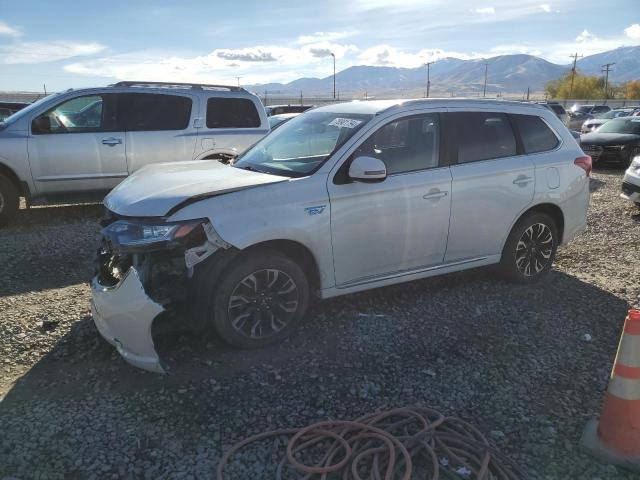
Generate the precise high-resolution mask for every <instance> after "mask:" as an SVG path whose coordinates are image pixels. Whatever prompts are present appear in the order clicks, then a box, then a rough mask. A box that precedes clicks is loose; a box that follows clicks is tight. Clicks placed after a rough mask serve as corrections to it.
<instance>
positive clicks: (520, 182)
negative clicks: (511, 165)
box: [513, 175, 533, 185]
mask: <svg viewBox="0 0 640 480" xmlns="http://www.w3.org/2000/svg"><path fill="white" fill-rule="evenodd" d="M531 182H533V177H527V176H525V175H519V176H518V178H516V179H515V180H514V181H513V184H514V185H526V184H527V183H531Z"/></svg>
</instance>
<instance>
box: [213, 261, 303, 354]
mask: <svg viewBox="0 0 640 480" xmlns="http://www.w3.org/2000/svg"><path fill="white" fill-rule="evenodd" d="M211 302H212V303H211V304H210V308H209V312H212V313H213V318H212V319H211V320H212V321H213V325H214V327H215V329H216V331H217V332H218V334H219V335H220V336H221V337H222V338H223V339H224V340H225V341H226V342H227V343H230V344H231V345H234V346H236V347H240V348H260V347H263V346H266V345H269V344H272V343H275V342H278V341H280V340H283V339H284V338H286V337H287V336H288V335H289V334H290V333H291V331H292V330H293V329H294V328H295V326H296V325H297V324H298V323H299V322H300V320H301V319H302V317H303V316H304V314H305V312H306V310H307V306H308V304H309V282H308V281H307V278H306V276H305V274H304V272H303V270H302V269H301V268H300V267H299V266H298V265H297V264H296V263H295V262H294V261H293V260H291V259H290V258H289V257H287V256H286V255H283V254H281V253H279V252H277V251H273V250H261V251H259V252H258V251H256V252H253V253H249V254H248V255H247V256H246V257H244V258H242V257H240V258H239V259H238V260H237V261H236V262H234V264H232V265H231V266H230V268H229V269H228V270H227V271H225V272H224V273H223V275H222V276H221V281H220V282H219V284H218V286H217V288H216V289H215V291H214V292H213V296H212V298H211Z"/></svg>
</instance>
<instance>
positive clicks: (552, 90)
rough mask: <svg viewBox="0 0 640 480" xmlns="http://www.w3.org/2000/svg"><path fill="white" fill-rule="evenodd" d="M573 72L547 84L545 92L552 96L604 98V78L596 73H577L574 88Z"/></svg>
mask: <svg viewBox="0 0 640 480" xmlns="http://www.w3.org/2000/svg"><path fill="white" fill-rule="evenodd" d="M571 75H572V74H571V72H570V71H569V72H567V73H565V74H564V75H563V76H562V77H560V78H559V79H556V80H551V81H550V82H548V83H547V85H546V86H545V89H544V90H545V93H546V94H547V95H548V96H549V97H550V98H572V99H574V98H575V99H588V98H604V79H603V78H602V77H598V76H595V75H583V74H581V73H580V72H576V73H575V77H574V79H573V89H572V88H571Z"/></svg>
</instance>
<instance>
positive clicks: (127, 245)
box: [96, 215, 207, 304]
mask: <svg viewBox="0 0 640 480" xmlns="http://www.w3.org/2000/svg"><path fill="white" fill-rule="evenodd" d="M205 222H206V220H202V219H200V220H189V221H185V222H163V221H161V220H156V219H153V220H150V219H128V218H127V219H117V217H115V216H113V215H107V218H106V219H105V220H104V221H103V225H104V228H103V229H102V231H101V242H100V247H99V248H98V253H97V261H96V275H97V278H98V281H99V282H100V284H101V285H103V286H105V287H113V286H116V285H118V284H119V283H120V282H121V281H122V280H123V279H124V277H125V276H126V274H127V272H128V271H129V269H130V268H131V267H134V268H135V270H136V271H137V272H138V275H139V277H140V281H141V282H142V284H143V286H144V289H145V291H146V292H147V294H148V295H149V296H150V297H151V298H153V299H154V300H155V301H157V302H158V303H162V304H167V303H170V302H173V301H176V300H178V301H179V300H181V299H182V298H184V296H185V295H186V286H185V281H186V279H187V277H188V269H187V266H186V264H185V251H186V250H188V249H190V248H192V247H194V246H197V245H201V244H203V243H205V242H206V240H207V236H206V234H205V231H204V229H203V225H204V224H205Z"/></svg>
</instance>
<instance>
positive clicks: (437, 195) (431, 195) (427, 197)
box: [422, 190, 449, 200]
mask: <svg viewBox="0 0 640 480" xmlns="http://www.w3.org/2000/svg"><path fill="white" fill-rule="evenodd" d="M448 194H449V192H445V191H442V190H437V191H432V192H429V193H427V194H426V195H423V196H422V198H424V199H425V200H435V199H438V198H442V197H446V196H447V195H448Z"/></svg>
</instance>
